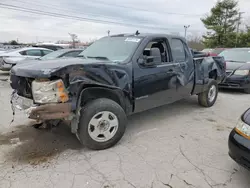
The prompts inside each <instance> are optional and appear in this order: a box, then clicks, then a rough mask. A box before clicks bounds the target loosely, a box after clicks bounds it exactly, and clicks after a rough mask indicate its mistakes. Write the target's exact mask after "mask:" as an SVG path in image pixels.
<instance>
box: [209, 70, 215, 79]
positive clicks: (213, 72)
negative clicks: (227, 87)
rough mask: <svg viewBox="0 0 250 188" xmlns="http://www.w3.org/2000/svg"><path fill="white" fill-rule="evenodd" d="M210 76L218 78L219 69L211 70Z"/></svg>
mask: <svg viewBox="0 0 250 188" xmlns="http://www.w3.org/2000/svg"><path fill="white" fill-rule="evenodd" d="M209 78H211V79H214V80H217V70H216V69H215V70H212V71H210V72H209Z"/></svg>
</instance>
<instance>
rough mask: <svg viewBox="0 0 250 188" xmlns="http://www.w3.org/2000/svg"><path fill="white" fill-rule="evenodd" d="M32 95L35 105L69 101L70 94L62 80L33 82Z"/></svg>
mask: <svg viewBox="0 0 250 188" xmlns="http://www.w3.org/2000/svg"><path fill="white" fill-rule="evenodd" d="M32 94H33V99H34V101H35V103H40V104H44V103H58V102H67V101H68V100H69V97H68V93H67V91H66V89H65V87H64V83H63V81H62V80H55V81H37V80H35V81H33V82H32Z"/></svg>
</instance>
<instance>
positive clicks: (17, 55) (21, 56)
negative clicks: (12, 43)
mask: <svg viewBox="0 0 250 188" xmlns="http://www.w3.org/2000/svg"><path fill="white" fill-rule="evenodd" d="M51 52H52V50H49V49H46V48H21V49H13V50H9V51H7V52H4V53H1V54H0V70H2V71H9V70H10V69H11V68H12V67H13V66H14V65H16V64H17V63H18V62H20V61H22V60H25V59H38V58H40V57H42V56H44V55H47V54H49V53H51Z"/></svg>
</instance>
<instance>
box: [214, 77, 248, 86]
mask: <svg viewBox="0 0 250 188" xmlns="http://www.w3.org/2000/svg"><path fill="white" fill-rule="evenodd" d="M219 87H220V88H232V89H247V88H250V77H249V76H235V75H232V76H230V77H227V78H225V79H224V80H223V81H222V82H221V83H220V84H219Z"/></svg>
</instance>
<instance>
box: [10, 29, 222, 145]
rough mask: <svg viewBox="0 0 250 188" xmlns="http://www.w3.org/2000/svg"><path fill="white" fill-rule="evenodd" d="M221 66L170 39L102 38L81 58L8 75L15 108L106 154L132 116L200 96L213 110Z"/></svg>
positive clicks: (23, 68)
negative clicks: (59, 123) (62, 123)
mask: <svg viewBox="0 0 250 188" xmlns="http://www.w3.org/2000/svg"><path fill="white" fill-rule="evenodd" d="M224 75H225V67H224V59H223V58H220V57H200V58H194V57H193V55H192V52H191V51H190V49H189V47H188V46H187V43H186V41H185V39H183V38H181V37H178V36H171V35H165V34H162V35H161V34H145V35H144V34H138V35H134V34H131V35H125V34H121V35H114V36H109V37H104V38H101V39H100V40H97V41H96V42H95V43H93V44H92V45H91V46H89V47H88V48H87V49H86V50H85V51H83V52H82V53H81V54H80V56H79V58H68V59H56V60H48V61H42V62H35V63H32V62H27V63H23V64H22V65H17V66H15V67H13V68H12V70H11V86H12V88H13V89H14V92H13V94H12V104H13V105H17V106H18V107H19V108H22V109H24V110H26V112H27V113H28V116H29V118H31V119H35V120H41V121H51V120H58V119H66V120H70V122H71V131H72V133H74V134H76V135H77V137H78V139H79V140H80V142H81V143H82V144H84V145H85V146H87V147H89V148H92V149H105V148H108V147H111V146H113V145H115V144H116V143H117V142H118V141H119V140H120V139H121V137H122V136H123V134H124V132H125V128H126V123H127V122H126V121H127V116H128V115H131V114H133V113H137V112H141V111H144V110H148V109H151V108H154V107H158V106H161V105H165V104H169V103H173V102H175V101H177V100H180V99H183V98H185V97H189V96H190V95H198V101H199V104H201V105H202V106H205V107H211V106H213V104H214V103H215V101H216V99H217V95H218V85H217V84H218V83H219V82H220V81H221V80H222V79H223V78H224Z"/></svg>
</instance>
